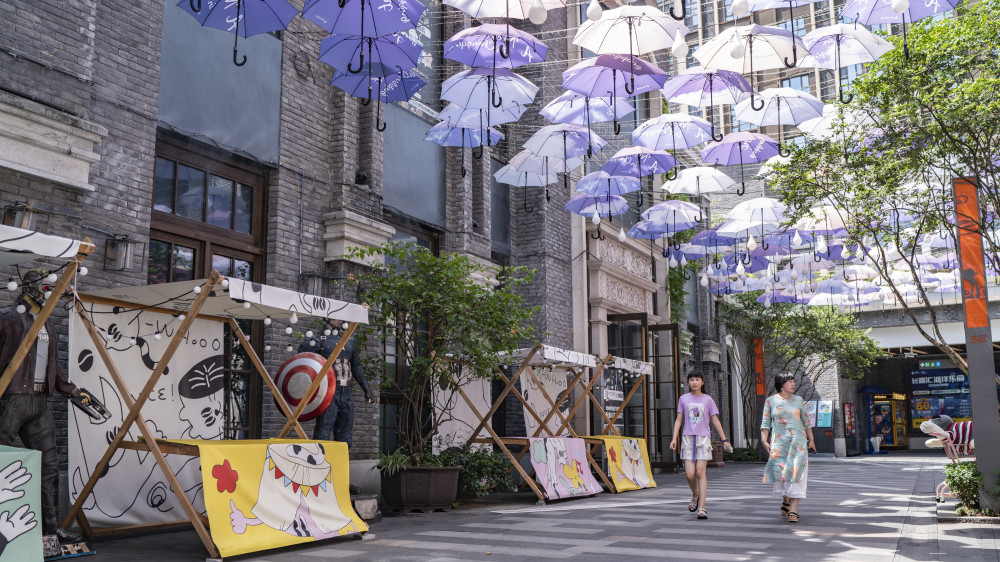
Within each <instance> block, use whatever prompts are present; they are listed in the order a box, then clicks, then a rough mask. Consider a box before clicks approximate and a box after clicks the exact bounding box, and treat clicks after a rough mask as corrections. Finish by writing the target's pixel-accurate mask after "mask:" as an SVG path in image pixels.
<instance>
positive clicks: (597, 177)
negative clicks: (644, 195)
mask: <svg viewBox="0 0 1000 562" xmlns="http://www.w3.org/2000/svg"><path fill="white" fill-rule="evenodd" d="M639 187H640V186H639V180H638V179H636V178H630V177H628V176H612V175H611V174H609V173H607V172H605V171H603V170H598V171H596V172H591V173H589V174H587V175H585V176H583V178H582V179H581V180H580V181H578V182H576V190H577V191H579V192H580V193H586V194H588V195H625V194H626V193H632V192H633V191H639Z"/></svg>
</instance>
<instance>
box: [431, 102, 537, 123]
mask: <svg viewBox="0 0 1000 562" xmlns="http://www.w3.org/2000/svg"><path fill="white" fill-rule="evenodd" d="M527 109H528V108H527V107H525V106H523V105H512V106H510V107H508V108H506V109H502V110H501V109H497V108H495V107H491V108H489V109H466V108H464V107H462V106H460V105H458V104H457V103H449V104H448V105H446V106H445V108H444V109H442V110H441V112H440V113H438V114H437V118H438V119H440V120H441V121H447V122H448V123H451V125H453V126H455V127H465V128H467V129H475V128H480V129H486V128H488V127H491V126H493V125H503V124H504V123H513V122H514V121H517V120H518V119H520V118H521V115H523V114H524V112H525V111H527Z"/></svg>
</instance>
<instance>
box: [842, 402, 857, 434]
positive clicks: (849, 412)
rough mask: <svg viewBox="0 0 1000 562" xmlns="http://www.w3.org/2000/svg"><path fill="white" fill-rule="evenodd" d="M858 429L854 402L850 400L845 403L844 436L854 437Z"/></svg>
mask: <svg viewBox="0 0 1000 562" xmlns="http://www.w3.org/2000/svg"><path fill="white" fill-rule="evenodd" d="M856 434H857V429H856V428H855V425H854V404H852V403H850V402H848V403H846V404H844V436H845V437H854V436H855V435H856Z"/></svg>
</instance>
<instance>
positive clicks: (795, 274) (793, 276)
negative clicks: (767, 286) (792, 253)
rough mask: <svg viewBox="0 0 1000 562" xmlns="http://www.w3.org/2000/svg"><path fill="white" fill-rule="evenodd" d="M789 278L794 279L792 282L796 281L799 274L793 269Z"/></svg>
mask: <svg viewBox="0 0 1000 562" xmlns="http://www.w3.org/2000/svg"><path fill="white" fill-rule="evenodd" d="M788 276H789V277H791V278H792V281H795V280H796V279H798V278H799V272H798V271H795V270H794V269H793V270H792V271H791V273H789V274H788Z"/></svg>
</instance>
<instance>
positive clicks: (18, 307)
mask: <svg viewBox="0 0 1000 562" xmlns="http://www.w3.org/2000/svg"><path fill="white" fill-rule="evenodd" d="M26 310H28V309H27V308H25V307H24V305H23V304H19V305H17V313H18V314H24V311H26Z"/></svg>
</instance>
